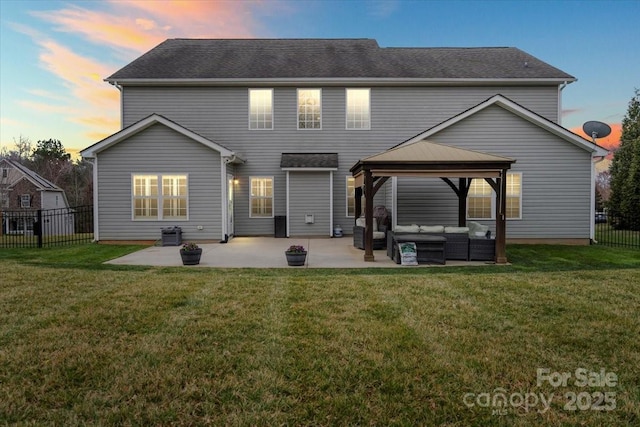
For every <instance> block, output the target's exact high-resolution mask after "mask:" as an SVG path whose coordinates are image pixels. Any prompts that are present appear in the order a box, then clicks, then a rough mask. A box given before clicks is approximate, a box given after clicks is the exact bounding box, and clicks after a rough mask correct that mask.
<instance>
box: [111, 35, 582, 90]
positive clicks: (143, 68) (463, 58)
mask: <svg viewBox="0 0 640 427" xmlns="http://www.w3.org/2000/svg"><path fill="white" fill-rule="evenodd" d="M253 79H271V80H274V79H289V80H291V79H387V80H390V79H393V80H402V79H408V80H411V81H416V80H418V81H420V80H422V81H431V80H433V81H452V80H462V81H464V80H469V81H481V80H489V81H508V80H512V81H536V80H538V81H544V80H547V81H553V82H560V83H561V82H568V81H574V80H575V78H574V77H573V76H571V75H569V74H567V73H565V72H563V71H561V70H559V69H557V68H555V67H553V66H551V65H549V64H547V63H545V62H543V61H541V60H539V59H537V58H535V57H534V56H532V55H530V54H528V53H526V52H523V51H521V50H519V49H517V48H513V47H480V48H381V47H380V46H378V43H377V41H376V40H374V39H241V40H238V39H169V40H166V41H164V42H163V43H161V44H160V45H158V46H156V47H155V48H153V49H152V50H150V51H149V52H147V53H145V54H144V55H142V56H141V57H139V58H138V59H136V60H134V61H133V62H131V63H130V64H128V65H126V66H125V67H123V68H122V69H120V70H118V71H116V72H115V73H114V74H113V75H111V76H110V77H108V78H107V79H106V80H107V81H110V82H114V83H115V82H117V83H119V84H122V83H125V82H132V83H140V82H142V81H145V80H146V81H148V82H151V81H154V80H163V81H167V80H169V81H173V82H179V81H182V82H185V83H186V82H188V81H189V80H197V81H207V80H215V81H219V80H226V81H232V80H253Z"/></svg>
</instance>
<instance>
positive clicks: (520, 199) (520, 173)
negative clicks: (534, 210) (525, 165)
mask: <svg viewBox="0 0 640 427" xmlns="http://www.w3.org/2000/svg"><path fill="white" fill-rule="evenodd" d="M514 175H520V197H518V199H519V200H518V202H519V206H518V212H520V216H519V217H517V218H509V217H506V219H507V221H520V220H522V189H523V183H524V181H523V180H522V172H507V177H509V176H514ZM507 184H508V183H507ZM508 192H509V190H508V187H507V194H505V197H509V194H508Z"/></svg>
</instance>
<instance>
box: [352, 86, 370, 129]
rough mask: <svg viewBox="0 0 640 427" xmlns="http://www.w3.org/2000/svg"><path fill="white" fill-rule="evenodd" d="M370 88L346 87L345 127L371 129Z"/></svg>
mask: <svg viewBox="0 0 640 427" xmlns="http://www.w3.org/2000/svg"><path fill="white" fill-rule="evenodd" d="M370 98H371V90H370V89H347V90H346V101H347V102H346V104H347V105H346V112H347V117H346V120H347V129H361V130H368V129H371V99H370Z"/></svg>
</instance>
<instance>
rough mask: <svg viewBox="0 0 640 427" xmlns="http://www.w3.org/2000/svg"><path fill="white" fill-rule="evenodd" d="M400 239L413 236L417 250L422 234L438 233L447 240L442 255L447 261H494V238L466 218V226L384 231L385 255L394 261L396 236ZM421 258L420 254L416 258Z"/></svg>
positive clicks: (411, 226) (408, 227)
mask: <svg viewBox="0 0 640 427" xmlns="http://www.w3.org/2000/svg"><path fill="white" fill-rule="evenodd" d="M396 236H402V239H400V240H402V241H404V242H406V241H411V240H410V239H414V241H415V242H416V244H417V245H418V252H419V251H420V244H418V243H419V242H421V241H423V240H424V241H426V239H424V236H440V237H444V238H445V239H446V241H445V244H444V246H445V248H444V252H445V253H444V256H445V259H448V260H463V261H493V260H494V257H495V240H494V239H492V238H491V231H490V230H489V227H487V226H485V225H482V224H479V223H477V222H473V221H469V222H468V227H445V226H442V225H435V226H428V225H417V224H411V225H404V226H403V225H398V226H396V227H395V229H394V230H393V231H388V232H387V256H389V257H390V258H391V259H394V260H397V259H398V257H397V251H398V241H397V240H398V239H397V238H396ZM419 258H420V257H419Z"/></svg>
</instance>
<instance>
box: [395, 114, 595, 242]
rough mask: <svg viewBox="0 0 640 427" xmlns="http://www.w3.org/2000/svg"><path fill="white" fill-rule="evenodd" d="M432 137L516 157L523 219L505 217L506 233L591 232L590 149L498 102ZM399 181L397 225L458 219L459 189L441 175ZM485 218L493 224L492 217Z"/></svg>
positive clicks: (515, 235)
mask: <svg viewBox="0 0 640 427" xmlns="http://www.w3.org/2000/svg"><path fill="white" fill-rule="evenodd" d="M429 140H431V141H434V142H439V143H443V144H449V145H455V146H457V147H461V148H469V149H475V150H479V151H485V152H488V153H492V154H498V155H503V156H507V157H511V158H514V159H516V160H517V161H516V163H515V164H514V165H513V167H512V169H511V171H512V172H521V173H522V219H519V220H518V219H513V220H507V238H588V237H589V224H590V220H591V212H590V197H591V195H590V192H591V163H590V153H588V152H586V151H585V150H583V149H581V148H578V147H576V146H575V145H572V144H570V143H568V142H566V141H564V140H561V139H560V138H558V137H557V136H555V135H553V134H551V133H549V132H547V131H545V130H543V129H541V128H539V127H537V126H535V125H533V124H531V123H530V122H528V121H526V120H524V119H522V118H520V117H518V116H515V115H513V114H512V113H510V112H508V111H506V110H504V109H502V108H500V107H498V106H492V107H489V108H487V109H486V110H483V111H481V112H479V113H478V114H475V115H473V116H471V117H469V118H467V119H466V120H463V121H461V122H459V123H457V124H455V125H453V126H451V127H449V128H447V129H445V130H443V131H441V132H439V133H437V134H435V135H433V136H431V137H430V138H429ZM400 182H402V184H401V185H399V186H398V187H399V192H398V193H399V194H398V211H399V215H400V217H399V221H398V224H405V223H409V224H410V223H418V224H425V223H428V224H429V225H439V224H442V225H456V224H457V199H456V196H455V193H454V192H453V191H452V190H451V189H449V187H448V186H447V185H446V184H445V183H444V182H442V181H441V180H440V179H423V180H416V179H413V180H410V179H402V180H401V181H400ZM427 183H428V185H429V186H428V187H426V184H427ZM427 188H428V189H427ZM421 192H422V194H423V195H422V197H420V193H421ZM483 223H485V224H487V225H490V226H491V228H492V229H494V225H495V222H494V221H483Z"/></svg>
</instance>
